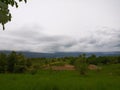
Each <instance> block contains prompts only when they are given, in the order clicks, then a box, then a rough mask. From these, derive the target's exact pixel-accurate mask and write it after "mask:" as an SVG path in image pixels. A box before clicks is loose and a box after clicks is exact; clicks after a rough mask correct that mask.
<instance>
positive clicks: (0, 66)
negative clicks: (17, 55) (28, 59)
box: [0, 53, 7, 73]
mask: <svg viewBox="0 0 120 90" xmlns="http://www.w3.org/2000/svg"><path fill="white" fill-rule="evenodd" d="M6 70H7V55H6V54H4V53H0V73H5V72H6Z"/></svg>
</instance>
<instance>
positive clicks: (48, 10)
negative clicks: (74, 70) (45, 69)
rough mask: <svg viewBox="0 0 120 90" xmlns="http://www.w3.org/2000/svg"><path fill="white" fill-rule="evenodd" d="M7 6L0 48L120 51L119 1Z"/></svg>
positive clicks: (32, 0) (37, 1)
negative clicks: (6, 16) (8, 11)
mask: <svg viewBox="0 0 120 90" xmlns="http://www.w3.org/2000/svg"><path fill="white" fill-rule="evenodd" d="M9 8H10V11H11V13H12V21H11V22H9V23H7V24H6V25H5V28H6V29H5V31H3V30H2V26H1V25H0V50H15V51H31V52H49V53H53V52H111V51H120V0H28V2H27V4H24V3H20V4H19V8H17V9H16V8H15V7H14V8H13V7H9Z"/></svg>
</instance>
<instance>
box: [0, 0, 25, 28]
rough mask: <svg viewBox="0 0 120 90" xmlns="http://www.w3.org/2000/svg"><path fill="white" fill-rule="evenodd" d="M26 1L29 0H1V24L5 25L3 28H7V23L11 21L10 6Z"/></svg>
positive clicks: (16, 5)
mask: <svg viewBox="0 0 120 90" xmlns="http://www.w3.org/2000/svg"><path fill="white" fill-rule="evenodd" d="M22 1H24V2H25V3H26V2H27V0H0V24H1V25H2V26H3V30H4V29H5V26H4V25H5V24H6V23H7V22H9V21H11V18H12V16H11V13H10V10H9V8H8V7H9V6H12V7H14V6H15V7H16V8H17V7H18V2H22Z"/></svg>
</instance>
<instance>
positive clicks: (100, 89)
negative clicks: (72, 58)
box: [0, 64, 120, 90]
mask: <svg viewBox="0 0 120 90" xmlns="http://www.w3.org/2000/svg"><path fill="white" fill-rule="evenodd" d="M101 67H102V70H101V71H94V70H92V71H90V70H89V71H88V73H87V75H84V76H82V75H80V74H79V73H78V72H77V71H74V70H73V71H65V70H64V71H51V70H40V71H37V73H35V74H34V75H33V74H30V73H24V74H0V90H120V64H112V65H104V66H103V65H102V66H101Z"/></svg>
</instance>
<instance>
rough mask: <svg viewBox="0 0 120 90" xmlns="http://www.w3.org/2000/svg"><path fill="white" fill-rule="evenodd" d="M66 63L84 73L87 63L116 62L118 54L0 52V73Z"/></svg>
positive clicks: (35, 69)
mask: <svg viewBox="0 0 120 90" xmlns="http://www.w3.org/2000/svg"><path fill="white" fill-rule="evenodd" d="M54 62H57V63H54ZM66 63H67V64H70V65H74V66H75V68H76V70H78V71H80V73H81V74H85V73H86V70H87V66H88V65H90V64H93V65H101V64H103V65H106V64H118V63H120V56H96V55H94V54H93V55H91V56H86V54H81V55H79V56H78V57H61V58H26V57H25V56H24V55H23V54H22V53H16V52H15V51H13V52H11V53H9V54H5V53H0V73H24V72H28V71H32V73H34V72H36V71H37V70H40V69H42V68H45V66H47V65H64V64H66Z"/></svg>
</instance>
